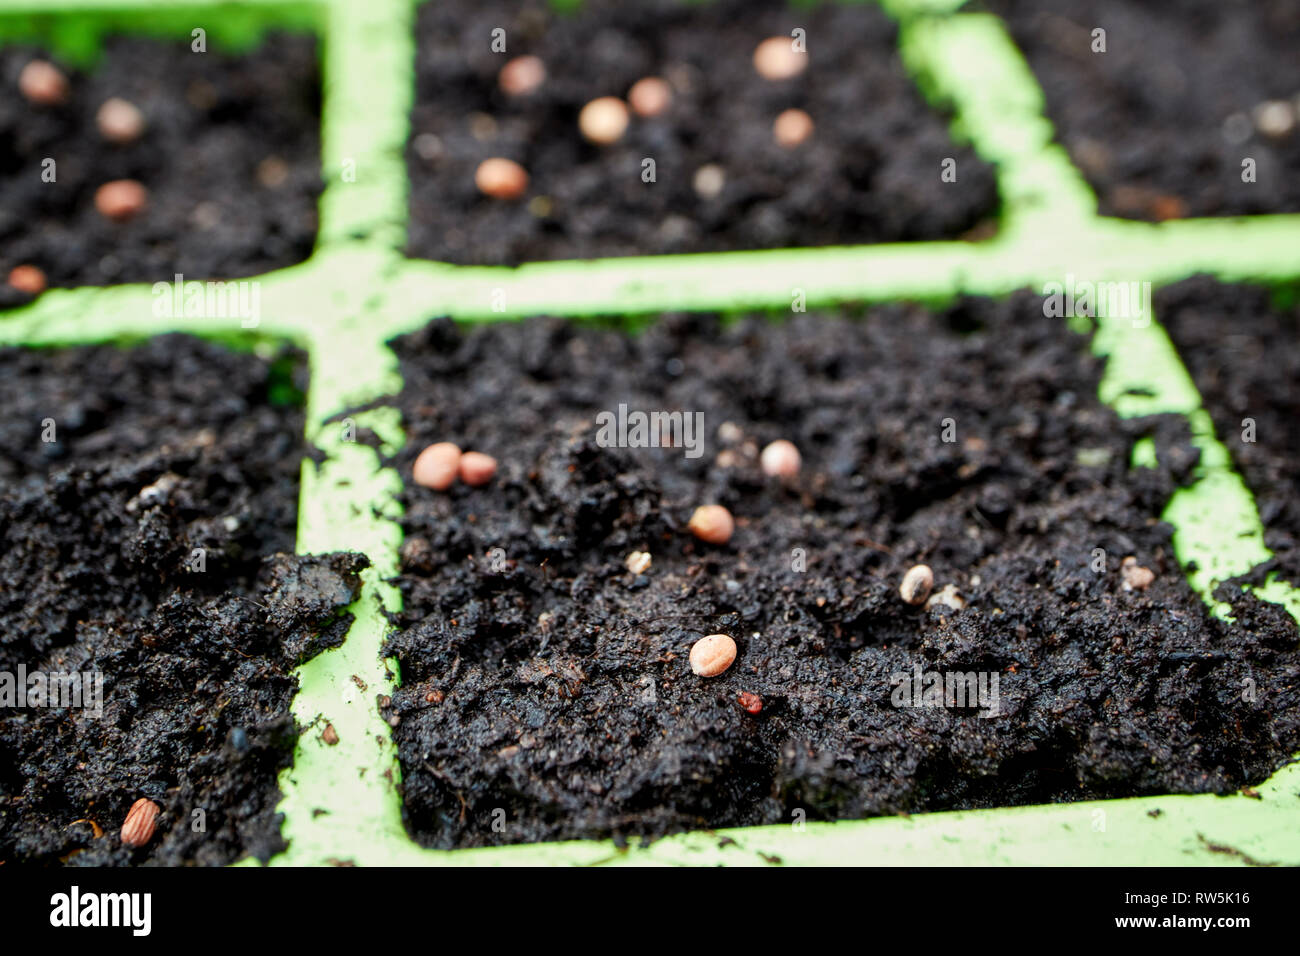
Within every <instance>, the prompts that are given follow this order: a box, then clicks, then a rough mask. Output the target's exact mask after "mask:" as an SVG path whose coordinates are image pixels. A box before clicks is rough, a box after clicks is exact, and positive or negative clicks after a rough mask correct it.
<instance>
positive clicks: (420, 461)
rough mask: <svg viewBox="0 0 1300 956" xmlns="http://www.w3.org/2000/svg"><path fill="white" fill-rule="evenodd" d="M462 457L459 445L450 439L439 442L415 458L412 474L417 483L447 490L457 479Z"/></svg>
mask: <svg viewBox="0 0 1300 956" xmlns="http://www.w3.org/2000/svg"><path fill="white" fill-rule="evenodd" d="M460 459H461V454H460V448H459V447H458V446H456V445H453V444H452V443H451V442H449V441H441V442H438V443H437V444H436V445H430V446H429V447H428V448H426V449H425V450H424V451H422V452H420V456H419V457H418V458H416V459H415V466H414V467H413V468H412V469H411V476H412V477H413V478H414V479H415V483H416V484H417V485H423V486H424V487H425V488H432V489H434V490H435V491H446V490H447V489H448V488H450V487H451V486H452V484H454V483H455V481H456V473H457V472H458V471H459V470H460Z"/></svg>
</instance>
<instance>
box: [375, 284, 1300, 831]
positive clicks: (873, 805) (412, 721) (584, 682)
mask: <svg viewBox="0 0 1300 956" xmlns="http://www.w3.org/2000/svg"><path fill="white" fill-rule="evenodd" d="M1042 309H1043V307H1042V302H1041V299H1039V298H1037V297H1034V296H1031V295H1028V294H1022V295H1020V296H1017V297H1015V298H1013V299H1012V300H1009V301H1007V302H1002V303H995V302H992V301H988V300H967V301H962V302H959V303H957V304H955V305H954V306H953V307H951V308H947V309H943V310H941V311H938V312H927V311H925V310H923V309H921V308H919V307H913V306H904V305H891V306H882V307H878V308H872V309H870V310H869V311H868V313H867V315H866V318H865V319H854V318H846V317H844V316H842V315H836V314H823V315H811V316H799V317H795V318H793V319H788V320H787V321H785V322H784V323H773V322H770V321H766V320H764V319H762V318H751V319H745V320H743V321H740V322H738V323H735V324H723V323H722V322H721V321H720V320H719V319H718V318H716V317H714V316H708V315H668V316H663V317H661V318H660V319H659V320H657V321H656V322H655V323H654V324H653V325H652V326H651V327H650V328H649V329H648V330H647V331H645V332H644V333H642V334H641V335H640V336H639V337H627V336H625V335H623V334H620V333H619V332H616V331H613V330H610V329H606V328H600V327H597V326H592V325H574V324H570V323H567V322H564V321H560V320H556V319H535V320H529V321H525V322H520V323H510V322H507V323H500V324H495V325H492V326H488V327H484V328H479V329H476V330H472V331H470V330H464V329H461V328H458V327H456V326H454V325H453V324H452V323H451V322H450V321H449V320H445V319H443V320H438V321H435V322H433V323H432V324H430V325H429V326H428V327H426V328H425V329H423V330H422V331H420V332H418V333H415V334H412V335H409V336H406V337H404V338H401V339H399V340H397V341H396V343H395V346H396V348H397V351H398V354H399V356H400V358H401V365H402V371H403V375H404V377H405V383H406V385H405V390H404V391H403V392H402V393H401V396H400V399H399V404H400V407H401V409H402V412H403V417H404V420H405V427H406V428H407V429H408V434H409V444H408V446H407V447H406V449H405V450H404V451H403V452H402V453H401V454H399V455H398V456H397V459H396V462H395V464H396V466H397V467H398V468H399V469H400V470H401V472H402V474H403V475H404V476H405V477H406V479H407V482H408V484H407V488H406V491H405V493H404V496H403V500H404V504H405V506H406V514H405V517H404V518H403V522H404V526H405V529H406V532H407V537H406V540H405V543H404V545H403V547H402V562H401V574H400V577H399V578H398V583H399V585H400V587H401V590H402V593H403V595H404V600H405V605H404V607H405V609H404V611H403V612H402V614H401V615H400V616H399V621H398V623H399V625H400V630H399V631H398V632H397V633H396V634H395V636H394V637H393V638H392V639H391V642H390V645H389V649H390V651H391V652H392V653H393V654H394V655H395V656H396V658H397V659H398V661H399V662H400V665H401V674H402V680H403V685H402V687H401V689H400V690H399V691H398V692H397V693H396V694H394V695H393V698H392V701H391V706H390V707H389V708H388V711H387V712H388V715H389V716H390V717H396V718H399V719H398V721H397V724H396V726H395V729H394V731H393V733H394V735H395V739H396V741H397V744H398V747H399V754H400V759H401V763H402V776H403V787H404V794H405V808H406V818H407V822H408V825H409V827H410V830H411V832H412V833H413V834H414V836H415V838H416V839H417V840H419V841H420V842H421V843H422V844H425V845H429V846H437V847H453V846H471V845H479V844H491V843H509V842H525V841H534V840H553V839H562V838H571V837H596V836H603V835H611V834H612V835H614V836H616V837H619V838H627V837H632V836H634V835H654V834H661V833H665V832H668V831H673V830H677V829H681V828H696V827H717V826H729V825H751V824H762V823H778V822H783V821H784V822H789V821H790V820H791V819H793V817H792V814H793V813H795V811H797V810H800V809H802V810H803V811H804V812H805V813H806V815H807V817H808V818H810V819H819V818H822V819H829V818H848V817H859V816H864V815H874V814H891V813H899V812H914V811H925V810H941V809H955V808H981V807H991V806H1000V805H1008V804H1027V803H1036V802H1043V801H1071V800H1079V799H1084V798H1101V797H1123V796H1132V795H1139V794H1152V793H1162V792H1170V791H1176V792H1204V791H1212V792H1217V793H1226V792H1229V791H1232V790H1234V789H1235V788H1237V787H1240V786H1242V785H1245V784H1249V783H1253V782H1258V781H1260V780H1261V779H1263V778H1265V777H1266V776H1267V775H1268V774H1269V773H1270V772H1271V771H1272V770H1274V769H1275V768H1277V767H1278V766H1279V765H1281V764H1282V763H1284V762H1285V761H1286V760H1287V759H1288V758H1289V756H1290V755H1291V754H1292V753H1294V752H1295V750H1296V747H1297V744H1300V717H1297V714H1298V713H1300V711H1297V705H1298V704H1300V649H1298V648H1297V629H1296V626H1295V624H1294V622H1293V621H1292V619H1291V618H1290V617H1289V616H1287V615H1286V613H1285V612H1284V611H1282V610H1281V609H1280V608H1278V607H1276V606H1274V605H1270V604H1264V603H1261V602H1259V601H1258V600H1256V599H1255V598H1253V597H1250V596H1246V595H1243V594H1242V593H1241V592H1240V591H1238V590H1233V591H1232V594H1231V597H1232V599H1233V601H1234V606H1235V607H1236V609H1237V613H1238V614H1239V620H1238V623H1237V624H1236V625H1234V626H1228V625H1225V624H1223V623H1221V622H1219V621H1216V620H1214V619H1212V618H1211V617H1209V616H1208V615H1207V613H1206V611H1205V608H1204V606H1203V604H1202V603H1201V602H1200V601H1199V600H1198V598H1197V597H1196V595H1195V594H1193V593H1192V592H1191V590H1190V589H1189V587H1188V585H1187V583H1186V581H1185V579H1184V577H1183V575H1182V573H1181V572H1180V569H1179V567H1178V564H1177V562H1176V559H1175V557H1174V554H1173V552H1172V548H1171V545H1170V535H1171V528H1170V527H1169V526H1167V525H1165V524H1162V523H1160V522H1159V520H1158V519H1157V517H1156V516H1158V515H1159V514H1160V512H1161V509H1162V507H1163V505H1164V503H1165V501H1166V500H1167V499H1168V497H1169V495H1170V494H1171V492H1172V490H1173V489H1174V488H1175V486H1176V485H1177V484H1179V483H1183V482H1185V481H1186V480H1187V479H1188V477H1189V475H1190V473H1191V469H1192V468H1193V466H1194V464H1195V462H1196V459H1197V453H1196V452H1195V450H1194V449H1193V448H1192V447H1191V446H1190V444H1189V442H1188V432H1187V428H1186V424H1185V421H1184V420H1183V419H1181V418H1176V417H1169V416H1160V417H1153V418H1148V419H1142V420H1128V421H1124V420H1120V419H1118V418H1117V417H1116V416H1115V414H1114V413H1113V412H1112V411H1110V410H1109V409H1108V408H1106V407H1105V406H1103V405H1101V404H1100V403H1099V401H1098V399H1097V397H1096V396H1097V386H1098V380H1099V374H1100V371H1101V363H1100V360H1098V359H1096V358H1094V357H1093V356H1091V354H1090V353H1089V352H1088V350H1087V342H1086V340H1085V339H1084V338H1083V337H1080V336H1076V335H1071V334H1068V333H1066V331H1065V329H1064V328H1063V327H1062V326H1061V325H1060V323H1058V322H1056V321H1055V320H1048V319H1045V318H1044V317H1043V311H1042ZM620 403H626V404H627V406H628V408H629V410H631V411H638V410H639V411H643V412H649V411H657V410H662V411H673V410H676V411H681V412H687V413H691V412H700V413H702V414H703V416H704V417H703V421H704V429H703V433H702V434H703V440H704V441H703V448H702V451H703V453H702V455H701V456H700V457H698V458H691V457H689V456H687V455H686V454H685V452H686V451H687V450H688V449H686V448H681V447H678V448H650V449H647V448H628V447H605V446H603V445H602V444H601V442H600V439H599V430H598V426H599V423H598V422H597V420H596V416H597V415H598V414H599V413H600V412H601V411H611V412H613V411H616V410H617V408H618V405H619V404H620ZM947 419H950V420H951V421H950V422H946V421H945V420H947ZM948 425H950V426H951V428H953V429H955V431H954V432H953V433H951V434H950V435H949V436H948V437H952V438H954V439H955V440H954V441H952V442H945V441H944V440H943V439H944V437H945V435H944V429H945V426H948ZM1143 435H1151V436H1153V437H1154V439H1155V442H1156V445H1157V449H1158V457H1159V464H1158V467H1156V468H1153V469H1144V468H1137V469H1135V468H1130V467H1129V461H1130V452H1131V449H1132V446H1133V443H1134V441H1135V440H1136V439H1137V438H1138V437H1140V436H1143ZM777 438H786V439H790V440H792V441H793V442H794V443H795V444H796V445H797V446H798V447H799V448H800V449H801V450H802V453H803V457H804V468H803V471H802V473H801V475H800V476H799V477H798V478H797V479H796V480H793V481H790V482H788V483H785V484H783V483H782V482H781V481H780V480H777V479H766V478H764V476H763V475H762V473H761V469H760V468H759V465H758V460H757V457H758V453H759V451H760V449H761V448H762V447H763V446H764V445H765V444H766V443H767V442H770V441H772V440H774V439H777ZM444 440H449V441H455V442H457V443H459V444H461V446H462V447H464V448H466V449H478V450H482V451H485V452H488V453H489V454H492V455H494V456H496V457H497V458H498V459H499V460H500V463H501V464H500V468H499V470H498V472H497V475H496V477H495V478H494V479H493V481H492V482H491V483H490V484H489V485H487V486H485V487H481V488H469V487H467V486H464V485H456V486H454V487H453V488H452V489H451V490H450V491H448V492H445V493H438V492H434V491H431V490H428V489H425V488H420V487H416V486H413V485H412V484H410V469H411V465H412V462H413V460H414V458H415V456H416V454H417V453H418V452H419V451H420V449H422V448H423V447H425V446H426V445H427V444H428V443H430V442H434V441H444ZM705 503H720V504H723V505H725V506H727V507H728V508H730V509H731V511H732V512H733V513H734V514H735V516H736V521H737V529H736V533H735V536H734V538H733V539H732V541H731V543H730V544H729V545H727V546H722V547H717V546H711V545H706V544H703V543H701V542H699V541H696V540H695V539H694V538H693V537H692V536H691V535H690V534H689V533H687V530H686V523H687V521H688V519H689V517H690V515H691V512H692V511H693V509H694V508H695V507H696V506H697V505H701V504H705ZM1095 549H1104V556H1103V557H1104V562H1105V565H1104V569H1100V570H1098V571H1094V570H1093V566H1094V562H1095V560H1096V559H1097V557H1098V553H1097V552H1096V551H1095ZM633 551H646V552H649V553H650V554H651V555H652V564H651V567H650V568H649V570H648V571H646V572H645V573H643V574H641V575H639V576H638V575H635V574H633V573H631V572H630V571H629V570H628V569H627V568H626V567H625V559H626V557H627V555H628V554H629V553H630V552H633ZM1130 555H1132V556H1134V557H1136V559H1137V560H1138V562H1139V563H1140V564H1141V565H1142V566H1145V567H1148V568H1150V569H1151V570H1152V571H1153V572H1154V573H1155V576H1156V577H1155V581H1154V583H1153V584H1152V585H1151V586H1150V588H1149V589H1148V590H1145V591H1142V590H1131V591H1130V590H1125V589H1124V587H1123V582H1122V577H1121V572H1120V567H1121V562H1122V561H1123V559H1124V558H1125V557H1127V556H1130ZM916 562H926V563H928V564H929V565H931V566H932V567H933V568H934V572H935V575H936V579H937V580H936V591H938V590H939V589H940V588H942V587H943V586H944V585H954V586H955V587H956V588H958V589H960V593H961V595H962V596H963V597H964V600H965V601H966V602H968V603H967V605H966V606H965V608H964V609H961V610H956V609H953V608H950V607H947V606H942V605H940V606H935V607H933V608H930V609H922V608H917V607H912V606H910V605H907V604H904V603H903V602H902V601H901V600H900V598H899V596H898V586H899V582H900V580H901V578H902V575H903V574H904V572H905V571H906V570H907V569H908V568H909V567H910V566H911V565H913V564H914V563H916ZM801 569H802V570H801ZM712 633H726V634H730V635H732V636H733V637H734V638H735V639H736V641H737V643H738V644H739V648H740V650H739V656H738V658H737V660H736V662H735V664H734V665H733V666H732V667H731V668H730V669H729V670H728V671H726V672H725V673H724V674H722V675H721V676H719V677H716V678H713V679H704V678H700V677H697V676H695V675H693V674H692V672H691V669H690V667H689V665H688V661H687V655H688V652H689V650H690V648H691V646H692V644H693V643H694V642H695V641H696V640H697V639H699V638H700V637H702V636H703V635H706V634H712ZM917 667H920V668H921V669H922V671H923V673H924V674H927V675H928V674H954V673H963V674H967V673H969V674H972V675H973V676H974V677H975V679H976V680H977V681H978V680H979V676H978V675H979V674H981V673H982V674H984V675H985V680H986V685H985V686H986V689H990V688H991V684H990V683H987V682H990V681H991V680H992V676H991V675H994V674H995V675H997V678H998V680H999V691H998V697H999V701H1000V703H999V706H998V715H997V716H991V717H983V716H979V713H978V711H977V710H976V709H974V708H967V709H951V710H950V709H944V708H935V707H913V706H896V704H895V702H894V694H895V693H896V692H899V693H903V692H904V691H903V689H904V688H905V686H906V685H904V684H903V683H902V681H901V680H900V679H899V677H900V676H901V675H909V676H910V675H914V674H915V673H916V671H915V668H917ZM1246 676H1250V677H1253V678H1254V680H1255V681H1256V682H1257V684H1258V686H1261V687H1267V688H1268V692H1267V696H1265V695H1260V697H1259V698H1258V700H1259V701H1261V703H1248V702H1246V701H1243V700H1242V696H1241V688H1242V686H1243V685H1242V680H1243V678H1245V677H1246ZM923 679H924V678H923ZM742 693H749V694H755V695H758V697H760V698H761V701H762V707H761V712H760V713H758V714H757V715H753V714H751V713H749V712H748V711H747V710H746V709H743V708H742V707H741V705H740V704H739V702H738V698H739V696H740V695H741V694H742ZM910 702H911V698H910V696H907V697H906V699H905V700H904V701H903V703H904V704H905V705H906V704H908V703H910ZM499 811H504V815H502V813H501V812H499ZM494 823H495V824H498V826H497V827H494ZM501 823H504V827H500V826H499V824H501Z"/></svg>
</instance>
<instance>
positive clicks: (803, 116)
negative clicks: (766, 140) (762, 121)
mask: <svg viewBox="0 0 1300 956" xmlns="http://www.w3.org/2000/svg"><path fill="white" fill-rule="evenodd" d="M812 134H813V121H812V117H811V116H809V115H808V114H807V113H805V112H804V111H803V110H786V111H785V112H784V113H782V114H781V115H780V116H778V117H777V118H776V120H775V121H774V122H773V123H772V135H773V136H774V137H775V138H776V141H777V143H778V144H779V145H781V146H784V147H785V148H786V149H794V148H795V147H796V146H798V145H800V144H801V143H803V142H804V141H806V140H807V139H808V138H809V137H810V136H812Z"/></svg>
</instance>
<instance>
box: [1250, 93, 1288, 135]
mask: <svg viewBox="0 0 1300 956" xmlns="http://www.w3.org/2000/svg"><path fill="white" fill-rule="evenodd" d="M1254 115H1255V128H1256V129H1258V130H1259V131H1260V132H1261V133H1263V134H1264V135H1265V136H1271V137H1273V138H1275V139H1280V138H1281V137H1283V136H1286V135H1287V134H1288V133H1290V132H1291V130H1293V129H1295V121H1296V116H1295V110H1294V109H1293V108H1292V106H1291V104H1290V103H1288V102H1287V101H1286V100H1267V101H1265V102H1263V103H1260V104H1259V105H1258V106H1256V107H1255V109H1254Z"/></svg>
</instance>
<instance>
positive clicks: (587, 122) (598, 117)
mask: <svg viewBox="0 0 1300 956" xmlns="http://www.w3.org/2000/svg"><path fill="white" fill-rule="evenodd" d="M578 129H580V130H581V131H582V135H583V136H585V137H586V138H587V140H588V141H589V142H592V143H595V144H596V145H597V146H608V145H609V144H610V143H616V142H618V140H619V139H621V138H622V136H623V134H624V133H625V132H627V106H626V105H624V103H623V101H622V100H620V99H619V98H618V97H617V96H602V97H600V98H599V99H594V100H592V101H591V102H590V103H588V104H587V105H586V106H584V107H583V108H582V112H581V113H579V114H578Z"/></svg>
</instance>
